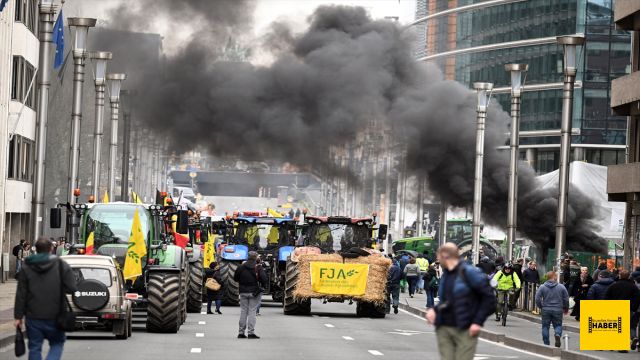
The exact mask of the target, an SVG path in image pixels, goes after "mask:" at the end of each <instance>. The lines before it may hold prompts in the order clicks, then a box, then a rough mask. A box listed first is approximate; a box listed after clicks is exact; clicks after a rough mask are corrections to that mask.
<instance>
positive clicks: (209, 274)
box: [204, 261, 224, 315]
mask: <svg viewBox="0 0 640 360" xmlns="http://www.w3.org/2000/svg"><path fill="white" fill-rule="evenodd" d="M204 276H205V278H204V281H205V282H206V281H207V279H214V280H215V281H217V282H218V284H220V289H218V290H216V291H214V290H210V289H207V314H213V311H211V304H212V303H213V302H215V304H216V313H218V314H220V315H222V313H221V312H220V305H222V293H223V291H224V288H223V286H224V285H223V282H222V276H220V270H219V269H218V263H216V262H215V261H214V262H211V264H209V268H208V269H205V270H204Z"/></svg>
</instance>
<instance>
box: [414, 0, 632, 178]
mask: <svg viewBox="0 0 640 360" xmlns="http://www.w3.org/2000/svg"><path fill="white" fill-rule="evenodd" d="M483 1H484V0H457V1H456V0H417V5H418V6H417V9H418V11H417V13H416V18H419V17H422V16H425V12H426V14H434V13H437V12H440V11H443V10H447V9H453V8H457V7H460V6H464V5H469V4H473V3H480V2H483ZM612 1H615V0H528V1H521V2H514V3H508V4H499V5H495V6H490V7H484V8H478V9H476V10H472V11H466V12H454V13H452V14H449V15H445V16H441V17H436V18H433V19H431V20H429V21H428V22H427V23H426V26H423V27H422V28H417V31H418V32H419V33H420V32H421V31H423V30H422V29H424V31H426V34H424V36H418V38H417V42H418V44H417V45H416V49H422V50H423V51H422V52H419V51H416V55H418V54H419V53H422V54H424V55H426V56H429V55H436V54H439V53H443V52H447V51H451V50H458V49H466V48H472V47H477V46H482V45H489V44H499V43H505V42H512V41H519V40H527V39H540V38H548V37H555V36H559V35H568V34H575V33H584V34H585V38H586V42H585V46H583V47H581V49H579V54H580V55H582V56H581V60H580V63H579V71H578V75H577V80H579V81H582V87H581V88H576V91H575V94H574V99H575V101H574V119H573V127H574V128H579V129H580V135H575V136H574V137H573V139H572V141H573V143H574V144H583V147H584V151H580V152H579V153H576V154H574V159H577V160H585V161H588V162H593V163H596V164H601V165H610V164H616V163H620V162H624V145H625V143H626V139H625V136H626V118H625V117H621V116H614V115H612V112H611V108H610V106H609V103H610V101H609V99H610V91H611V89H610V84H611V80H612V79H615V78H617V77H620V76H622V75H624V74H626V73H629V71H630V68H629V62H630V61H629V59H630V51H631V42H630V35H629V34H628V33H627V32H624V31H618V30H616V29H615V26H614V24H613V4H612ZM422 39H425V40H422ZM420 44H422V45H420ZM424 55H423V56H424ZM433 61H435V62H436V63H437V64H438V65H439V66H440V67H441V68H442V70H443V72H444V73H445V76H446V77H447V78H449V79H455V80H457V81H459V82H461V83H463V84H467V85H468V86H469V87H471V85H472V84H473V82H476V81H491V82H493V83H494V85H495V86H496V87H503V86H509V82H510V78H509V74H508V73H507V72H506V71H505V70H504V65H505V64H508V63H527V64H529V71H528V73H527V78H526V84H544V83H556V82H561V81H562V78H563V75H562V47H561V46H558V45H557V44H555V43H550V44H543V45H535V46H520V47H512V48H508V49H499V50H490V51H478V52H472V53H466V54H458V55H455V56H446V57H439V58H436V59H434V60H433ZM496 99H497V100H498V101H499V102H500V103H501V104H502V106H503V108H504V109H509V95H508V94H507V95H497V96H496ZM561 115H562V91H561V90H545V91H535V92H526V93H524V94H523V97H522V108H521V125H520V126H521V131H527V130H553V129H559V128H560V119H561ZM554 144H555V145H557V144H559V137H533V138H531V137H524V138H522V139H521V145H523V146H524V147H527V146H529V147H532V146H533V147H537V146H538V145H540V146H539V148H538V149H537V152H535V153H536V154H537V155H536V157H537V158H536V159H534V163H535V164H536V168H537V170H538V172H540V173H544V172H548V171H552V170H554V169H556V168H557V167H558V159H557V156H558V147H555V148H554V147H553V145H554ZM598 145H605V146H601V147H598ZM605 148H606V149H605Z"/></svg>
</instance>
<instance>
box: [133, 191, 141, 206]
mask: <svg viewBox="0 0 640 360" xmlns="http://www.w3.org/2000/svg"><path fill="white" fill-rule="evenodd" d="M131 197H132V198H133V202H134V203H136V204H142V200H140V197H139V196H138V194H136V192H135V191H131Z"/></svg>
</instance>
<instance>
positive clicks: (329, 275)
mask: <svg viewBox="0 0 640 360" xmlns="http://www.w3.org/2000/svg"><path fill="white" fill-rule="evenodd" d="M368 276H369V265H367V264H342V263H333V262H319V261H313V262H311V288H312V289H313V291H315V292H317V293H320V294H330V295H351V296H360V295H364V293H365V291H366V290H367V277H368Z"/></svg>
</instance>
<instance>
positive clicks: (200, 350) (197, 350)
mask: <svg viewBox="0 0 640 360" xmlns="http://www.w3.org/2000/svg"><path fill="white" fill-rule="evenodd" d="M201 352H202V348H191V353H197V354H199V353H201Z"/></svg>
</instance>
